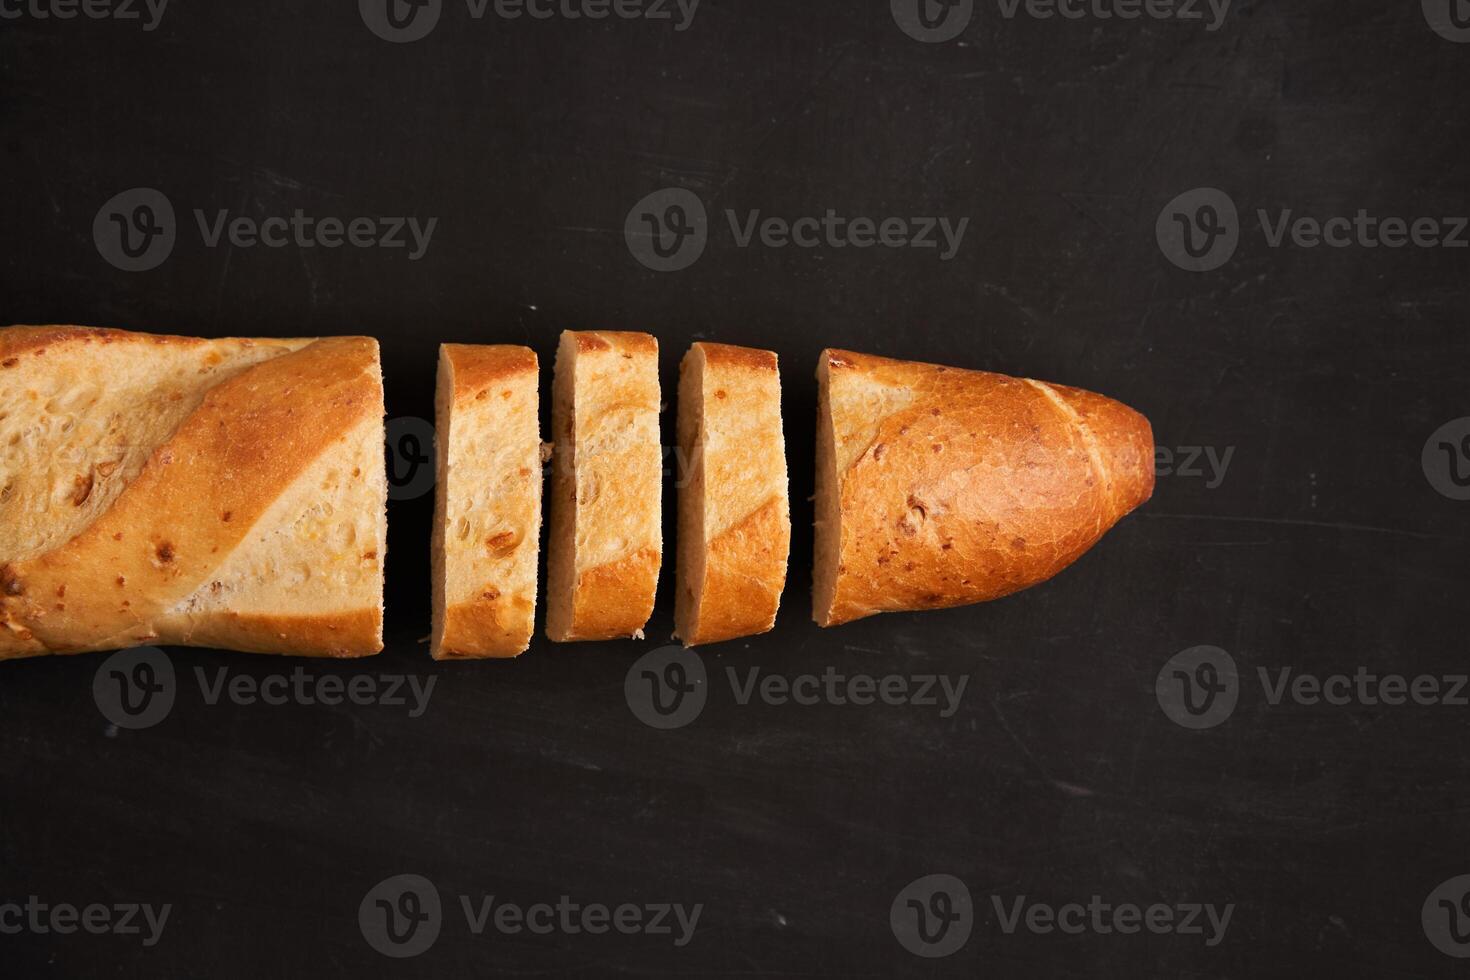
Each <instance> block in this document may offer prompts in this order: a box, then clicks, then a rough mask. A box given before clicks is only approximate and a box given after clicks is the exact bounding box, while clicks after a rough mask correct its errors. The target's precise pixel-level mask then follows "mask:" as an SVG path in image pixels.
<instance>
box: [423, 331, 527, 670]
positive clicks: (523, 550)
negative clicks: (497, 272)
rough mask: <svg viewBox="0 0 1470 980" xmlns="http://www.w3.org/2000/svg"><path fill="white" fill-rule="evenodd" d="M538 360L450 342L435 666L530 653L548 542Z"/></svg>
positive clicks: (437, 518) (441, 403) (438, 515)
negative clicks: (544, 540) (544, 538)
mask: <svg viewBox="0 0 1470 980" xmlns="http://www.w3.org/2000/svg"><path fill="white" fill-rule="evenodd" d="M537 405H538V402H537V362H536V353H535V352H534V351H532V350H531V349H530V348H529V347H515V346H508V345H504V346H483V345H470V344H443V345H441V346H440V348H439V377H438V387H437V389H436V395H435V400H434V428H435V432H436V438H435V446H436V449H435V452H436V456H437V465H438V482H437V484H436V486H435V501H434V531H433V535H434V536H433V545H432V549H433V550H432V557H433V598H434V607H433V629H432V632H431V633H430V642H429V652H430V654H431V655H432V656H433V658H434V659H435V660H451V659H461V658H465V659H467V658H475V657H514V656H515V655H517V654H519V653H521V652H522V651H524V650H525V649H526V647H527V646H529V645H530V642H531V633H532V631H533V620H534V619H535V615H536V562H537V556H538V555H539V554H540V542H539V538H540V534H541V429H540V422H539V420H538V412H537Z"/></svg>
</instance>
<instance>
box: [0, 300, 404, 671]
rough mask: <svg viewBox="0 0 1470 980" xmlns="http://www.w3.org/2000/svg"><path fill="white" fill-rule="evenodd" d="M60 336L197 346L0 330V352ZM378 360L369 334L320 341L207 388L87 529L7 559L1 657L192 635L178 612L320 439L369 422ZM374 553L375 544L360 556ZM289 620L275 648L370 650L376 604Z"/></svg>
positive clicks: (222, 634)
mask: <svg viewBox="0 0 1470 980" xmlns="http://www.w3.org/2000/svg"><path fill="white" fill-rule="evenodd" d="M60 340H74V341H79V342H82V343H88V342H102V343H113V342H119V341H127V342H129V343H140V342H143V343H169V344H186V345H187V344H198V343H209V342H208V341H199V340H195V339H193V338H163V337H154V336H151V335H137V334H129V333H126V332H123V331H107V330H85V329H81V328H72V327H57V328H21V329H19V330H15V331H14V332H12V331H10V330H4V331H0V350H4V351H11V352H14V351H18V350H25V349H30V350H35V349H38V347H40V346H44V345H48V344H54V343H56V342H58V341H60ZM261 343H263V344H271V343H274V342H272V341H261ZM11 356H14V355H13V354H12V355H11ZM377 361H378V351H377V342H376V341H374V340H372V339H370V338H366V337H336V338H327V339H324V340H319V341H316V342H314V343H311V344H309V345H308V346H306V347H303V348H301V349H299V350H296V351H295V352H287V353H282V354H281V355H280V356H277V357H275V358H273V359H270V360H266V361H263V362H261V363H259V364H256V365H255V366H254V367H251V368H249V369H247V370H245V371H244V372H242V373H240V374H238V375H235V376H234V377H231V378H229V379H228V380H225V381H223V382H221V383H219V384H218V385H216V386H215V387H213V388H211V389H210V390H209V391H208V392H207V393H206V394H205V395H204V397H203V400H202V402H201V403H200V404H199V406H198V408H197V409H196V410H195V411H193V412H192V413H191V414H189V415H188V416H187V417H186V418H185V419H184V420H183V422H182V424H181V425H179V427H178V428H177V429H176V430H175V431H174V432H173V434H172V435H171V436H170V437H168V438H167V439H166V440H165V441H164V442H163V443H162V444H161V445H158V446H157V447H156V448H155V449H154V450H153V452H152V453H151V454H150V455H149V457H148V459H147V462H146V464H145V465H144V466H143V469H142V471H141V472H140V473H138V475H137V477H136V479H134V480H133V481H132V482H131V483H130V484H128V486H127V487H126V488H124V489H123V490H122V491H121V493H120V494H119V495H118V496H117V498H116V499H115V500H114V501H113V503H112V505H111V506H110V507H109V508H108V509H107V510H106V511H104V512H103V513H102V514H101V515H100V516H99V517H98V518H97V520H95V521H94V522H93V523H92V524H91V525H90V526H88V527H86V528H85V529H84V530H82V531H81V532H80V533H79V534H77V535H75V536H74V537H72V538H70V540H67V541H65V542H64V543H63V544H61V545H60V546H59V547H56V548H54V549H51V550H49V551H46V552H44V553H42V554H39V555H35V556H32V557H28V558H24V559H18V560H14V561H8V562H6V563H5V568H6V570H7V571H6V579H7V581H8V587H7V588H6V589H4V590H3V591H4V593H5V594H4V595H0V658H3V657H6V656H13V655H17V654H22V653H28V652H29V653H37V652H42V651H46V650H49V651H54V652H74V651H81V650H97V649H110V648H113V647H116V646H125V645H129V644H131V643H135V642H158V643H177V644H190V643H194V644H196V645H197V643H198V642H199V641H197V640H195V639H193V637H194V636H195V635H198V634H200V633H201V632H202V631H203V630H204V627H203V626H201V625H200V624H198V623H194V622H192V621H191V619H190V617H189V616H188V614H187V613H186V612H180V611H179V610H178V608H177V607H178V606H179V604H180V603H182V602H183V601H184V600H185V599H187V598H189V597H190V596H191V595H192V594H194V593H195V592H196V591H197V590H199V589H200V587H201V586H204V585H206V584H207V583H208V582H209V581H210V578H211V576H212V574H213V573H214V572H215V571H216V570H217V569H218V568H219V567H220V566H221V564H222V563H223V561H224V560H225V558H226V557H228V556H229V555H230V554H231V553H232V552H233V551H234V550H235V549H236V548H238V547H239V546H240V545H241V542H242V541H243V540H244V539H245V537H246V535H247V534H249V533H250V532H251V530H252V529H253V528H254V526H255V524H256V522H257V521H258V520H259V519H260V518H261V517H262V515H263V514H264V513H265V512H266V510H267V509H268V508H269V507H270V506H271V504H272V503H274V502H275V500H276V499H277V498H278V497H279V496H280V495H281V493H282V490H283V489H284V488H285V487H287V486H289V485H290V484H291V483H292V482H293V481H294V480H296V479H297V478H298V477H300V476H301V474H302V472H303V471H304V470H305V469H306V468H307V466H308V465H309V464H310V463H311V462H312V461H314V460H315V459H317V458H318V456H319V455H320V454H321V453H322V451H323V448H324V447H325V446H326V445H328V444H330V443H331V442H332V440H333V439H334V438H337V437H340V436H341V434H343V433H347V432H349V431H351V430H353V429H354V428H355V427H357V426H358V425H359V423H361V422H362V421H363V420H365V419H369V418H372V417H376V418H377V419H379V420H381V418H382V405H383V402H382V386H381V382H380V380H379V376H378V371H377ZM0 557H3V556H0ZM380 559H381V556H380V555H377V554H376V551H374V553H373V556H372V559H371V560H373V561H375V562H380ZM379 568H381V565H380V564H379ZM378 574H379V575H381V571H379V573H378ZM58 597H60V600H59V601H58ZM364 617H366V618H364ZM256 618H257V619H259V617H256ZM290 619H291V620H292V622H299V625H300V626H301V627H302V629H303V632H302V633H300V634H291V635H288V642H287V643H286V644H285V646H290V647H292V648H293V652H303V653H305V652H310V648H311V647H313V645H314V644H315V643H316V641H317V639H320V640H321V641H322V645H321V648H320V650H319V651H318V652H321V653H324V654H326V655H339V651H342V650H351V651H353V652H355V653H358V654H363V653H372V652H376V651H377V650H378V649H380V648H381V636H380V633H381V611H380V610H379V609H371V610H356V609H354V610H347V611H344V612H340V613H337V612H334V613H331V614H330V615H322V616H317V615H307V616H304V617H301V616H293V617H290ZM369 621H371V622H369ZM260 622H268V621H267V620H264V619H261V620H260ZM329 627H335V628H329ZM263 628H264V629H269V626H268V625H267V626H266V627H262V626H261V625H259V623H257V622H256V621H255V620H252V619H251V618H250V617H239V625H238V626H237V627H236V626H232V625H231V623H230V622H229V621H223V622H218V623H212V624H211V625H209V626H208V635H209V640H208V642H210V643H211V644H214V645H219V646H227V647H239V648H243V649H256V648H258V647H259V646H260V645H261V644H262V642H263V641H262V640H261V639H260V636H261V635H262V633H261V631H262V629H263ZM277 632H280V631H279V630H278V631H277ZM328 634H331V635H330V636H328ZM285 646H283V645H279V644H278V645H276V646H273V647H272V649H283V648H285Z"/></svg>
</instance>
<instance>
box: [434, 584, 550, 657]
mask: <svg viewBox="0 0 1470 980" xmlns="http://www.w3.org/2000/svg"><path fill="white" fill-rule="evenodd" d="M535 612H536V598H535V596H525V595H500V594H498V593H496V592H495V591H494V589H491V588H487V589H486V591H485V592H483V593H481V594H480V595H479V596H477V597H475V599H473V600H472V601H470V602H461V603H457V604H455V605H450V606H446V607H445V609H444V638H443V640H442V641H441V642H440V644H439V646H438V648H437V649H436V650H435V659H436V660H455V659H468V658H478V657H515V656H518V655H520V654H521V653H524V652H525V650H526V647H527V646H529V645H530V642H531V626H530V623H531V620H532V617H533V616H534V615H535Z"/></svg>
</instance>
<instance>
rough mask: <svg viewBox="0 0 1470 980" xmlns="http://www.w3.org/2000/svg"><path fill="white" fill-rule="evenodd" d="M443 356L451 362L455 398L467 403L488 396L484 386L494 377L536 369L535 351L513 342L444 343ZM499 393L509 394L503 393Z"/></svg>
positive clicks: (532, 371) (511, 375)
mask: <svg viewBox="0 0 1470 980" xmlns="http://www.w3.org/2000/svg"><path fill="white" fill-rule="evenodd" d="M442 346H443V349H444V354H445V356H447V357H449V358H450V359H451V360H452V361H453V362H454V400H455V402H456V404H465V405H468V404H469V403H470V402H471V401H472V400H474V399H481V398H488V397H490V393H489V392H488V391H487V390H486V389H487V388H488V387H489V386H490V385H492V384H494V383H495V382H496V381H500V380H502V379H504V378H512V377H516V376H518V375H521V374H526V373H530V374H535V373H536V372H537V370H538V364H537V361H536V352H535V351H533V350H532V349H531V348H529V347H521V346H519V345H516V344H444V345H442ZM501 397H509V396H507V395H504V394H502V395H501Z"/></svg>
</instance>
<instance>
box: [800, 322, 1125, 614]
mask: <svg viewBox="0 0 1470 980" xmlns="http://www.w3.org/2000/svg"><path fill="white" fill-rule="evenodd" d="M817 381H818V398H819V404H818V426H817V471H816V477H817V479H816V499H815V507H816V514H815V522H816V523H815V529H814V530H815V550H814V568H813V589H812V600H813V605H812V615H813V619H814V620H815V621H816V622H817V623H818V625H821V626H834V625H838V624H840V623H845V622H850V621H852V620H854V619H860V618H862V617H865V616H870V615H873V614H875V613H879V612H898V611H905V610H920V609H939V608H946V607H949V606H957V605H965V604H968V603H973V602H983V601H988V600H991V599H997V598H1000V597H1002V596H1005V595H1010V594H1011V593H1014V592H1018V591H1020V590H1022V589H1025V588H1028V587H1030V586H1032V585H1035V584H1037V583H1039V582H1043V581H1045V580H1047V579H1049V578H1051V577H1052V576H1054V575H1056V574H1057V573H1058V572H1060V571H1061V570H1062V569H1064V568H1066V567H1067V566H1068V565H1070V564H1071V563H1072V562H1073V561H1075V560H1076V559H1077V558H1079V557H1081V555H1082V554H1084V553H1085V552H1086V551H1087V550H1088V549H1090V548H1091V547H1092V546H1093V545H1094V544H1096V543H1097V541H1098V540H1099V539H1100V538H1101V537H1102V536H1103V534H1104V533H1106V532H1107V531H1108V529H1110V528H1111V527H1112V526H1113V525H1114V524H1116V523H1117V522H1118V521H1119V520H1120V519H1121V518H1122V517H1123V516H1124V515H1125V514H1127V513H1128V512H1129V511H1131V510H1133V509H1134V508H1135V507H1137V506H1139V505H1140V504H1142V503H1143V502H1144V501H1146V500H1147V499H1148V498H1149V496H1150V494H1151V493H1152V492H1153V433H1152V429H1151V428H1150V426H1149V423H1148V420H1147V419H1145V418H1144V417H1143V416H1142V415H1140V414H1139V413H1137V412H1135V411H1133V410H1132V409H1130V408H1128V407H1127V406H1125V405H1122V404H1120V403H1119V402H1116V401H1113V400H1112V399H1110V398H1105V397H1103V396H1101V395H1096V394H1093V393H1092V392H1087V391H1083V390H1081V389H1077V388H1070V387H1067V386H1064V385H1054V384H1047V383H1044V382H1038V381H1031V380H1027V379H1021V378H1010V377H1006V376H1005V375H999V374H991V373H988V372H984V371H967V370H962V369H959V368H950V367H942V366H939V365H932V364H920V363H915V362H909V361H896V360H891V359H888V358H882V357H873V356H870V355H865V354H857V353H853V352H851V351H840V350H826V351H823V352H822V358H821V362H820V363H819V365H818V369H817Z"/></svg>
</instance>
